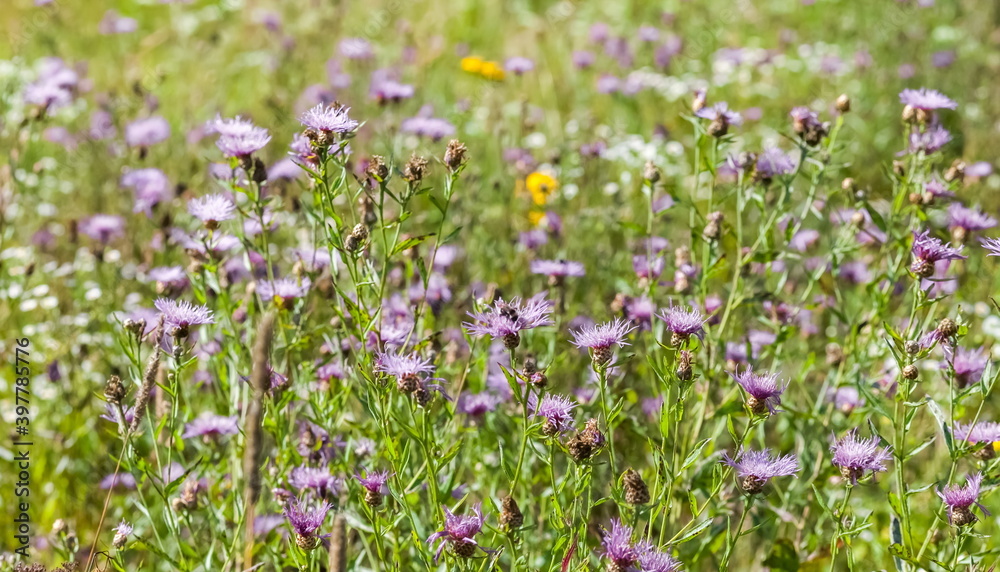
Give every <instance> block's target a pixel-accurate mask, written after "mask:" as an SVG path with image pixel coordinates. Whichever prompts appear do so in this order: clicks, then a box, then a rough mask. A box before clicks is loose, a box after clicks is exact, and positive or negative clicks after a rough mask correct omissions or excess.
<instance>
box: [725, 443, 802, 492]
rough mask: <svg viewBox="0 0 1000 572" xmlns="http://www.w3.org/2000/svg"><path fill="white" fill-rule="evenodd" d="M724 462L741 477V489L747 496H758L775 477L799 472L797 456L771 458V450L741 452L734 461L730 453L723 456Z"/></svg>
mask: <svg viewBox="0 0 1000 572" xmlns="http://www.w3.org/2000/svg"><path fill="white" fill-rule="evenodd" d="M722 459H723V460H722V462H723V463H725V464H727V465H729V466H730V467H732V468H733V469H735V470H736V474H737V476H739V477H740V479H741V481H740V487H741V488H742V489H743V491H744V492H746V493H747V494H751V495H752V494H756V493H759V492H761V491H762V490H763V489H764V485H766V484H767V481H768V480H770V479H772V478H774V477H781V476H786V475H794V474H795V473H797V472H798V470H799V462H798V461H797V460H796V459H795V455H785V456H784V457H771V455H770V450H768V449H764V450H763V451H742V450H741V451H740V452H738V453H737V454H736V458H735V459H732V458H730V457H729V454H728V453H723V454H722Z"/></svg>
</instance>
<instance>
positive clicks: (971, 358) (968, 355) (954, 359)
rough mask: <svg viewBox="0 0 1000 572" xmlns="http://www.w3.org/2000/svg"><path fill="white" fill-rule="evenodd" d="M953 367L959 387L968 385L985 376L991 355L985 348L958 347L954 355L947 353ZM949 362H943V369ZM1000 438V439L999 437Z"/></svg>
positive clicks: (977, 381)
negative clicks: (984, 372)
mask: <svg viewBox="0 0 1000 572" xmlns="http://www.w3.org/2000/svg"><path fill="white" fill-rule="evenodd" d="M945 356H946V357H948V358H949V359H948V361H950V362H951V365H952V367H954V368H955V381H956V382H958V385H959V387H968V386H970V385H972V384H974V383H979V380H981V379H982V378H983V371H985V370H986V365H987V364H988V363H989V362H990V358H989V355H988V354H987V353H986V350H985V349H983V348H979V349H975V350H967V349H965V348H958V349H957V350H955V353H954V354H952V355H948V354H945ZM947 368H948V362H942V363H941V369H947ZM998 440H1000V439H998Z"/></svg>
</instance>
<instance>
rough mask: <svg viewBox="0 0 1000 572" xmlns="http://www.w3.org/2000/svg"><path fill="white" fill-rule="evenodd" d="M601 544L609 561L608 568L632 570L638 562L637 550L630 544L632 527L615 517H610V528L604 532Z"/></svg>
mask: <svg viewBox="0 0 1000 572" xmlns="http://www.w3.org/2000/svg"><path fill="white" fill-rule="evenodd" d="M601 546H603V547H604V556H605V557H606V558H607V559H608V560H609V561H610V566H609V569H614V570H634V569H635V565H636V564H637V563H638V562H639V551H638V550H636V549H635V547H634V546H633V545H632V528H631V527H629V526H627V525H625V524H623V523H622V521H621V520H619V519H617V518H613V519H611V530H606V531H605V532H604V538H603V539H601Z"/></svg>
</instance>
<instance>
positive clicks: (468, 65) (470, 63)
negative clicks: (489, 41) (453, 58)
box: [462, 56, 485, 74]
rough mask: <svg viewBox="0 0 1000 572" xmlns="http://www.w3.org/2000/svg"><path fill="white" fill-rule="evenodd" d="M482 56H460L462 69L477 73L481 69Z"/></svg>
mask: <svg viewBox="0 0 1000 572" xmlns="http://www.w3.org/2000/svg"><path fill="white" fill-rule="evenodd" d="M484 63H485V62H483V58H481V57H479V56H469V57H466V58H462V71H467V72H469V73H474V74H478V73H480V72H481V71H482V69H483V64H484Z"/></svg>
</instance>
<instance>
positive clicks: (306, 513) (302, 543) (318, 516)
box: [284, 499, 332, 550]
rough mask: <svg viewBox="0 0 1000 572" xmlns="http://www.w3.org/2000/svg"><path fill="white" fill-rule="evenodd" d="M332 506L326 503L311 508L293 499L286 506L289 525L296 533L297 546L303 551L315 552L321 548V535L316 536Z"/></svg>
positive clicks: (303, 502) (301, 501)
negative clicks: (314, 550) (318, 547)
mask: <svg viewBox="0 0 1000 572" xmlns="http://www.w3.org/2000/svg"><path fill="white" fill-rule="evenodd" d="M331 508H332V505H331V504H330V503H327V502H324V503H322V504H320V505H319V506H317V507H314V508H310V507H309V503H308V502H306V501H304V500H303V499H291V500H289V501H288V503H287V504H286V505H285V510H284V514H285V518H287V519H288V524H290V525H291V526H292V530H293V531H295V544H297V545H298V546H299V548H301V549H302V550H313V549H314V548H316V547H317V546H319V543H320V539H321V538H322V536H321V535H319V534H316V533H317V531H319V527H321V526H323V521H324V520H326V513H327V512H329V511H330V509H331Z"/></svg>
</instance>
